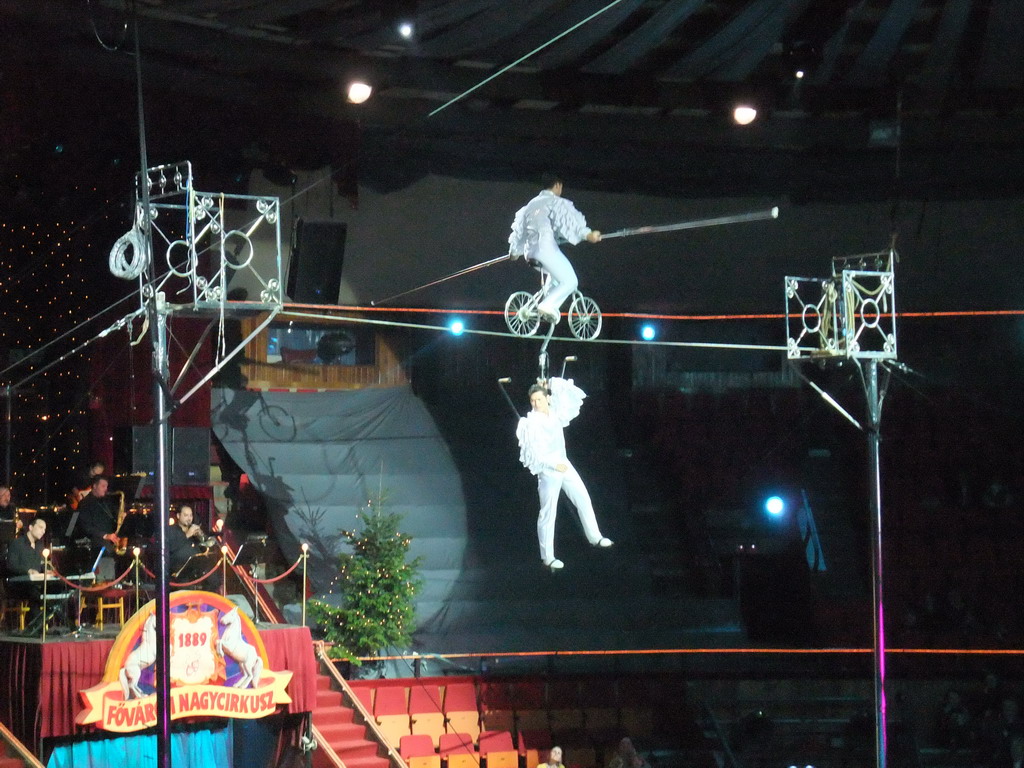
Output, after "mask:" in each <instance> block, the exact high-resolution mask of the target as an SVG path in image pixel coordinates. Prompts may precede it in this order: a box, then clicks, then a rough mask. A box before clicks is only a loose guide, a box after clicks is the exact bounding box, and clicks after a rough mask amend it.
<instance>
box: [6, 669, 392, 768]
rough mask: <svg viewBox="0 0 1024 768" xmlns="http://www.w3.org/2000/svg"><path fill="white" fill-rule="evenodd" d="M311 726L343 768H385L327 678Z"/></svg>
mask: <svg viewBox="0 0 1024 768" xmlns="http://www.w3.org/2000/svg"><path fill="white" fill-rule="evenodd" d="M313 726H314V727H315V728H316V729H317V730H319V731H320V734H321V735H322V736H323V738H324V740H325V741H327V743H328V744H329V745H330V747H331V749H333V750H334V752H335V754H337V755H338V757H340V758H341V760H342V761H343V762H344V763H345V766H346V768H388V765H389V761H388V759H387V758H386V757H379V756H378V753H379V752H382V751H383V747H381V746H380V745H379V744H378V743H377V742H376V741H373V740H372V739H371V738H367V736H368V734H367V729H366V726H365V725H360V724H359V723H357V722H355V710H354V709H352V708H351V707H349V706H346V705H345V704H344V703H342V700H341V692H340V691H335V690H333V689H332V688H331V678H330V677H328V676H327V675H317V691H316V709H314V710H313ZM330 765H332V763H331V761H330V759H329V758H328V756H327V755H326V754H324V752H323V750H319V749H318V750H316V751H315V752H313V766H314V768H328V766H330ZM0 768H2V766H0Z"/></svg>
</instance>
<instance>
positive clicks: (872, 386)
mask: <svg viewBox="0 0 1024 768" xmlns="http://www.w3.org/2000/svg"><path fill="white" fill-rule="evenodd" d="M865 383H866V389H867V392H866V395H867V405H868V429H867V432H868V491H869V494H870V509H871V565H872V570H871V581H872V594H871V607H872V609H873V612H874V635H875V636H874V671H875V753H876V765H877V768H886V748H887V743H888V742H887V736H886V713H885V707H886V700H885V620H884V619H885V608H884V605H883V602H882V583H883V582H882V473H881V465H880V434H879V433H880V430H881V422H882V403H881V400H880V399H879V393H878V360H877V359H875V358H871V359H869V360H868V370H867V378H866V382H865Z"/></svg>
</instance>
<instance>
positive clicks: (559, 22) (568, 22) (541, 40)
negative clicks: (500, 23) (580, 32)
mask: <svg viewBox="0 0 1024 768" xmlns="http://www.w3.org/2000/svg"><path fill="white" fill-rule="evenodd" d="M608 2H609V0H569V2H564V3H563V4H562V5H561V6H560V8H559V10H558V11H557V12H555V13H553V14H551V15H549V16H548V17H547V18H545V19H541V20H538V21H537V23H536V24H531V25H530V26H529V27H527V28H526V29H524V30H522V32H521V33H520V34H518V35H516V36H515V38H514V39H512V40H509V41H508V42H507V43H506V45H505V47H504V48H503V50H502V51H501V54H502V57H503V60H505V61H516V60H517V59H520V58H522V57H523V56H525V55H526V54H528V53H530V52H531V51H533V50H534V49H536V48H539V47H540V46H542V45H544V44H545V43H547V42H549V41H550V40H552V39H553V38H555V37H557V36H558V35H560V34H562V33H564V32H565V31H566V30H567V29H570V28H571V27H573V26H574V25H576V24H578V23H579V22H581V21H583V19H585V18H587V17H589V16H591V15H592V14H595V13H597V12H598V11H600V10H601V9H602V8H604V7H605V6H606V5H608ZM581 29H582V28H581ZM569 38H570V39H575V33H573V34H572V35H569ZM476 58H482V56H479V55H478V56H477V57H476ZM491 58H493V57H491ZM533 63H534V62H533V61H531V62H530V64H533Z"/></svg>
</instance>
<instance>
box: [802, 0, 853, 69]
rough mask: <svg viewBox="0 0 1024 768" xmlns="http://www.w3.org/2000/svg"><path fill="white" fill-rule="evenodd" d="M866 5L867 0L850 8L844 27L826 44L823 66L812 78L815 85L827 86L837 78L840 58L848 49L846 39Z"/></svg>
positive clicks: (819, 67)
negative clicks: (846, 48)
mask: <svg viewBox="0 0 1024 768" xmlns="http://www.w3.org/2000/svg"><path fill="white" fill-rule="evenodd" d="M866 5H867V0H859V2H858V3H857V4H856V5H855V6H854V7H852V8H850V9H849V10H848V11H847V12H846V13H845V14H844V16H843V23H842V25H841V26H840V27H839V29H837V30H836V31H835V34H833V35H832V37H830V38H829V39H828V42H827V43H825V48H824V50H823V51H822V59H821V64H819V65H818V67H817V69H816V70H815V71H814V73H813V74H812V76H811V78H810V82H812V83H813V84H814V85H827V84H828V83H831V82H832V80H833V78H835V77H836V69H837V68H838V66H839V57H840V56H842V53H843V50H844V49H845V47H846V39H847V37H848V36H849V34H850V28H851V27H852V26H853V23H854V21H855V20H856V19H857V17H858V16H859V15H860V14H861V13H863V11H864V7H865V6H866Z"/></svg>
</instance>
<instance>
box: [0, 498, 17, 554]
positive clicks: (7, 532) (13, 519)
mask: <svg viewBox="0 0 1024 768" xmlns="http://www.w3.org/2000/svg"><path fill="white" fill-rule="evenodd" d="M21 528H22V522H21V518H20V517H18V508H17V506H15V505H14V503H13V502H12V501H11V489H10V488H9V487H7V486H6V485H0V541H10V540H11V539H13V538H14V537H15V536H16V535H17V533H18V531H20V530H21Z"/></svg>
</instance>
